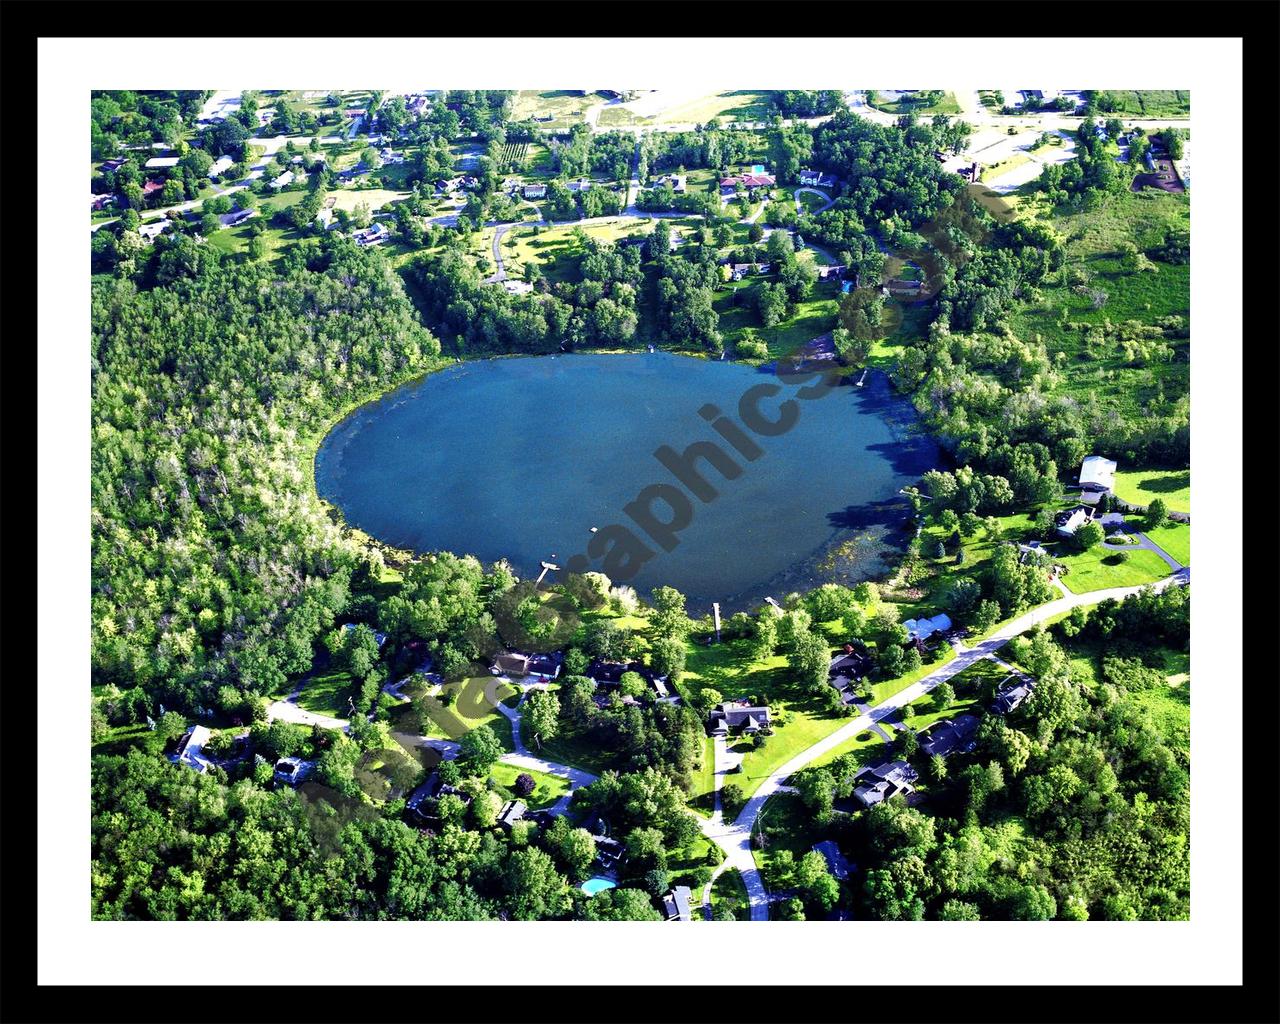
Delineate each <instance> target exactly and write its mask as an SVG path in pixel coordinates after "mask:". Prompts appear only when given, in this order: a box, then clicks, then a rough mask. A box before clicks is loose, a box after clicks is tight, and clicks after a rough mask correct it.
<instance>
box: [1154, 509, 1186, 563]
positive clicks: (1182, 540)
mask: <svg viewBox="0 0 1280 1024" xmlns="http://www.w3.org/2000/svg"><path fill="white" fill-rule="evenodd" d="M1146 534H1147V536H1148V537H1150V538H1151V540H1152V541H1153V542H1154V543H1156V544H1158V545H1159V546H1160V547H1162V548H1164V549H1165V551H1167V552H1169V554H1171V555H1173V557H1174V558H1176V559H1177V560H1178V561H1179V562H1181V563H1182V564H1183V565H1190V564H1191V526H1190V524H1188V523H1175V522H1173V520H1168V521H1167V522H1165V523H1164V524H1163V525H1161V526H1157V527H1156V528H1155V529H1154V530H1147V531H1146Z"/></svg>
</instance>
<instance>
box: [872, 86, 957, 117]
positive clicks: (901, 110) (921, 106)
mask: <svg viewBox="0 0 1280 1024" xmlns="http://www.w3.org/2000/svg"><path fill="white" fill-rule="evenodd" d="M867 105H868V106H871V107H875V109H876V110H883V111H884V112H885V113H887V114H910V113H916V114H958V113H960V104H959V103H957V102H956V97H955V93H951V92H946V93H943V94H942V97H941V99H939V100H938V102H937V103H932V104H925V103H920V102H918V101H915V100H908V99H906V98H905V97H902V96H900V97H898V98H897V99H892V100H891V99H886V98H884V97H883V96H882V95H881V94H880V93H878V92H876V90H874V89H869V90H867Z"/></svg>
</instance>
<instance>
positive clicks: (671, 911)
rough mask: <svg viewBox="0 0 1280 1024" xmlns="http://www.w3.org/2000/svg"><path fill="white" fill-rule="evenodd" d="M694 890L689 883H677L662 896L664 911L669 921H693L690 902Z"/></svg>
mask: <svg viewBox="0 0 1280 1024" xmlns="http://www.w3.org/2000/svg"><path fill="white" fill-rule="evenodd" d="M692 899H693V892H692V891H691V890H690V889H689V887H688V886H687V885H677V886H676V887H675V888H674V889H672V890H671V891H670V892H669V893H667V894H666V895H665V896H663V897H662V912H663V914H664V916H665V917H666V919H667V920H668V921H692V920H693V913H692V911H691V910H690V903H691V902H692Z"/></svg>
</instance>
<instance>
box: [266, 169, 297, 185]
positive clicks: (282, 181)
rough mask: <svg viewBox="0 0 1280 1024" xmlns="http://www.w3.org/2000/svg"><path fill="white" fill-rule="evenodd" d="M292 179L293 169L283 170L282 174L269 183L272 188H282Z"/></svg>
mask: <svg viewBox="0 0 1280 1024" xmlns="http://www.w3.org/2000/svg"><path fill="white" fill-rule="evenodd" d="M291 181H293V171H285V172H284V174H282V175H280V177H278V178H276V179H275V181H273V182H272V183H271V187H272V188H284V187H285V186H286V185H287V184H289V182H291Z"/></svg>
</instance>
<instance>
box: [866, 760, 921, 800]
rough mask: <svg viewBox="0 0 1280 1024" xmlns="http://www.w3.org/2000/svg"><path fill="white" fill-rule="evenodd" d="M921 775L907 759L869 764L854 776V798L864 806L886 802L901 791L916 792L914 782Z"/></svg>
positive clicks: (904, 792) (902, 792) (903, 792)
mask: <svg viewBox="0 0 1280 1024" xmlns="http://www.w3.org/2000/svg"><path fill="white" fill-rule="evenodd" d="M919 777H920V773H919V772H917V771H916V770H915V769H914V768H912V767H911V765H909V764H907V762H906V761H885V762H884V763H883V764H876V765H867V766H866V767H865V768H861V769H859V770H858V773H857V774H856V775H855V776H854V777H853V782H854V786H853V798H854V799H855V800H857V801H858V803H860V804H862V806H863V807H870V806H872V805H873V804H880V803H884V802H885V801H886V800H888V799H889V798H890V797H893V796H897V795H898V794H899V793H901V794H903V795H904V796H905V795H907V794H909V793H913V792H915V786H914V785H913V783H914V782H915V781H916V779H918V778H919Z"/></svg>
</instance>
